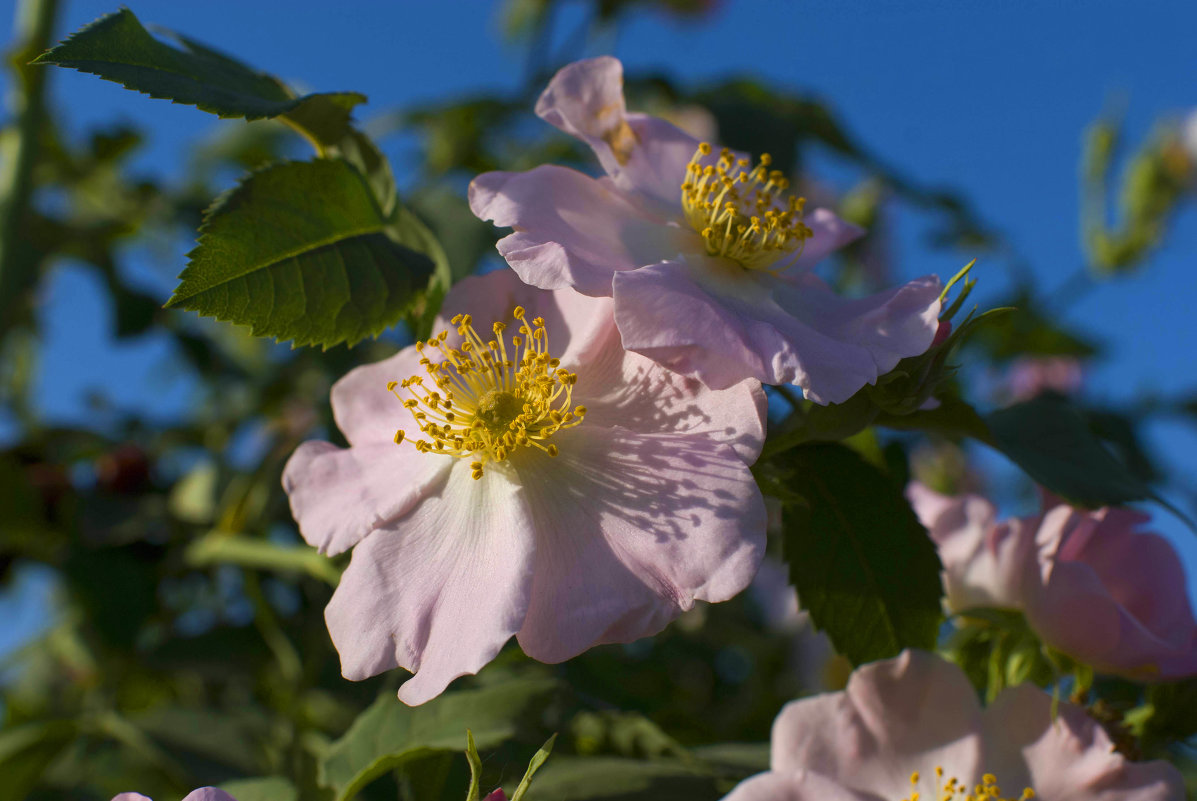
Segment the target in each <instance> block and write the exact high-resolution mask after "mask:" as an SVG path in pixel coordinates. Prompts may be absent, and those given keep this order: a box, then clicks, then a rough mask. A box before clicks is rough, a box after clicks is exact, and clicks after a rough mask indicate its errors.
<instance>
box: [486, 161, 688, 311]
mask: <svg viewBox="0 0 1197 801" xmlns="http://www.w3.org/2000/svg"><path fill="white" fill-rule="evenodd" d="M470 209H471V210H472V211H473V212H474V214H476V215H477V216H478V217H480V218H482V219H484V220H492V221H493V222H494V223H495V225H498V226H503V227H506V226H510V227H513V228H515V233H513V234H511V235H510V236H507V237H504V238H503V239H501V240H500V241H499V245H498V247H499V252H500V253H501V254H502V255H503V258H504V259H506V260H507V263H508V264H510V265H511V268H512V269H513V270H515V271H516V273H518V274H519V276H520V278H521V279H523V280H524V281H525V282H527V283H529V284H532V285H533V286H538V287H541V288H542V289H563V288H565V287H573V288H574V289H576V290H578V291H579V292H582V293H584V294H587V295H594V296H609V295H610V294H611V276H612V275H613V274H614V273H616V272H619V271H621V270H634V269H636V268H637V267H640V266H641V265H644V264H652V263H653V262H656V261H660V260H661V259H664V258H669V257H671V256H672V255H673V254H675V253H677V252H678V248H679V244H678V242H679V236H687V237H689V238H691V239H696V238H697V237H696V236H695V235H693V234H692V232H690V231H689V230H688V229H687V230H685V231H683V230H682V229H680V228H677V227H671V226H667V225H665V224H664V222H663V221H659V220H657V219H653V218H651V217H646V216H645V214H644V212H643V211H642V210H641V209H638V208H637V207H635V206H633V205H632V204H630V203H629V202H628V201H627V200H625V199H624V197H623V196H622V195H621V194H620V193H618V192H617V191H613V190H612V189H610V188H608V186H606V185H605V184H604V183H602V182H600V181H596V180H594V179H593V178H590V177H587V176H585V175H583V174H582V173H580V172H575V171H574V170H569V169H566V168H564V167H557V166H554V165H551V164H548V165H542V166H539V167H536V168H534V169H532V170H529V171H528V172H522V173H521V172H488V173H484V174H482V175H479V176H478V177H477V178H475V179H474V181H473V183H471V184H470Z"/></svg>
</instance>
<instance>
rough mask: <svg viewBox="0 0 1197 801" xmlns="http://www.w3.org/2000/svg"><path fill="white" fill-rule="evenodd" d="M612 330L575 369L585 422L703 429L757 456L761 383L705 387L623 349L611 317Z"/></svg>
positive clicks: (763, 407) (646, 429)
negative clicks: (597, 347) (714, 388)
mask: <svg viewBox="0 0 1197 801" xmlns="http://www.w3.org/2000/svg"><path fill="white" fill-rule="evenodd" d="M610 333H611V336H610V338H609V339H608V340H607V341H606V343H605V346H604V347H603V348H601V349H596V350H595V352H594V353H593V354H592V358H591V359H590V360H588V361H587V362H585V363H583V364H580V365H579V366H578V368H577V370H578V384H577V386H576V387H575V388H574V398H575V399H576V400H577V402H578V403H581V404H583V405H585V406H586V407H587V409H588V414H587V416H586V425H587V426H588V427H589V426H597V427H599V428H608V427H612V426H619V427H622V428H626V429H628V430H630V431H636V432H639V433H642V434H652V433H667V432H672V433H690V434H706V435H708V436H711V437H713V438H714V439H715V440H717V441H719V442H724V443H726V444H728V445H731V446H732V448H734V449H735V451H736V453H738V454H740V457H741V458H742V459H744V461H745V462H746V463H747V464H752V463H753V462H755V461H756V457H757V456H758V455H760V452H761V447H762V445H764V440H765V414H766V411H767V403H768V401H767V399H766V398H765V393H764V391H763V390H762V389H761V386H760V384H759V383H757V382H756V381H752V380H748V381H741V382H740V383H738V384H733V385H732V386H730V387H728V388H727V389H721V390H712V389H708V388H707V387H706V385H704V384H702V383H701V382H699V381H696V380H694V379H692V378H686V377H685V376H683V375H680V374H678V373H675V372H672V371H670V370H666V369H664V368H662V367H661V366H660V365H658V364H656V363H654V362H652V361H651V360H649V359H646V358H645V357H643V356H641V355H639V354H636V353H632V352H631V351H626V350H624V349H623V345H622V344H620V341H619V332H618V331H617V330H616V328H615V325H614V320H612V323H611V329H610Z"/></svg>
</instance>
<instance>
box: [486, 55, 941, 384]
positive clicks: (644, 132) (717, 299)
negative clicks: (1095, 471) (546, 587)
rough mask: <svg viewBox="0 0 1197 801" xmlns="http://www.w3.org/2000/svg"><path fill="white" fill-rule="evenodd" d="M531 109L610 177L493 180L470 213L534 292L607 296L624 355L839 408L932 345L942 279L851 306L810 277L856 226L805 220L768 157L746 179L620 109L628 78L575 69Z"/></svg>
mask: <svg viewBox="0 0 1197 801" xmlns="http://www.w3.org/2000/svg"><path fill="white" fill-rule="evenodd" d="M536 113H537V114H538V115H540V116H541V117H542V118H543V119H544V120H546V121H547V122H549V123H551V124H552V125H555V126H557V127H558V128H560V129H561V130H563V131H565V132H566V133H569V134H571V135H573V136H576V137H577V138H579V139H581V140H582V141H584V142H586V143H587V144H588V145H590V147H591V148H592V149H593V150H594V152H595V155H597V156H598V159H599V162H600V163H601V164H602V166H603V169H604V170H606V172H607V175H606V176H605V177H603V178H599V179H594V178H590V177H589V176H586V175H583V174H582V173H579V172H576V171H574V170H570V169H566V168H564V167H558V166H555V165H542V166H540V167H536V168H535V169H532V170H529V171H528V172H524V173H510V172H490V173H485V174H484V175H480V176H478V177H477V178H476V179H474V182H473V183H472V184H471V185H470V208H471V209H473V211H474V213H475V214H476V215H478V216H479V217H481V218H483V219H487V220H493V221H494V223H495V224H496V225H499V226H510V227H512V228H514V229H515V232H514V233H512V234H511V235H509V236H507V237H505V238H504V239H502V240H501V241H500V242H499V252H500V253H502V254H503V257H504V258H505V259H507V263H508V264H510V265H511V267H512V268H513V269H514V270H515V271H516V273H518V274H519V276H520V278H522V279H523V280H524V281H526V282H527V283H529V284H532V285H534V286H538V287H541V288H544V289H560V288H563V287H573V288H574V289H577V290H578V291H580V292H582V293H584V294H587V295H592V296H595V297H601V296H611V297H613V298H614V300H615V320H616V323H617V325H618V326H619V332H620V334H621V336H622V338H623V344H624V347H625V348H627V349H628V350H632V351H635V352H637V353H640V354H643V355H645V356H647V357H648V358H650V359H652V360H653V361H656V362H658V363H659V364H662V365H664V366H666V367H668V368H669V369H671V370H674V371H676V372H679V373H683V374H685V375H688V376H692V377H695V378H698V379H699V380H701V381H702V382H703V383H705V384H706V385H707V386H709V387H712V388H715V389H721V388H725V387H729V386H731V385H733V384H735V383H737V382H739V381H742V380H743V379H745V378H755V379H757V380H760V381H763V382H765V383H768V384H787V383H794V384H798V385H799V386H800V387H801V388H802V390H803V393H804V394H805V395H806V397H808V398H810V399H811V400H813V401H816V402H818V403H837V402H840V401H844V400H846V399H847V398H849V397H850V396H851V395H852V394H853V393H855V392H856V391H857V390H859V389H860V388H861V387H862V386H864V385H865V384H869V383H873V382H874V381H876V379H877V377H878V375H879V374H881V373H885V372H887V371H889V370H890V369H892V368H893V367H894V365H896V364H897V363H898V360H899V359H902V358H903V357H906V356H913V355H917V354H919V353H922V352H923V351H925V350H926V349H927V347H928V346H929V345H930V344H931V338H932V337H933V336H934V335H935V329H936V317H937V315H938V314H939V308H940V303H939V293H940V287H939V280H938V279H937V278H935V277H934V276H930V277H926V278H921V279H919V280H917V281H913V282H911V283H909V284H906V285H905V286H902V287H899V288H897V289H892V290H889V291H886V292H882V293H879V294H876V295H872V296H870V297H866V298H859V299H846V298H841V297H839V296H838V295H836V294H835V293H834V292H832V291H831V289H830V288H829V287H828V286H827V285H826V284H825V283H824V282H823V281H821V280H820V279H819V278H817V277H816V276H815V275H813V274H812V273H811V272H810V271H809V268H810V267H811V266H812V265H813V264H815V262H817V261H819V260H820V259H822V258H823V257H824V256H826V255H827V254H828V253H830V252H832V251H833V250H835V249H837V248H839V247H841V246H842V245H844V244H845V243H847V242H849V241H851V240H852V239H855V238H856V237H857V236H858V235H859V233H860V232H859V229H857V228H856V227H855V226H852V225H850V224H848V223H845V222H843V221H841V220H840V219H838V218H837V217H836V216H835V215H834V214H832V213H831V212H830V211H827V210H825V209H816V210H814V211H813V212H810V213H807V212H806V210H805V208H804V201H803V200H802V199H800V198H795V197H794V196H793V195H788V194H787V193H786V189H787V188H788V182H787V180H786V178H785V176H784V175H782V174H781V173H780V172H777V171H770V170H769V169H767V168H768V165H769V158H768V157H767V156H762V157H761V161H760V164H759V165H758V166H757V167H756V168H753V169H750V168H749V163H748V160H747V159H745V158H743V157H741V156H740V155H738V154H735V153H732V152H731V151H726V150H725V151H723V152H722V153H716V152H712V150H711V147H710V145H708V144H705V143H704V144H700V143H699V142H698V141H697V140H695V139H693V138H691V137H690V136H689V135H687V134H686V133H684V132H682V131H681V130H679V129H677V128H675V127H674V126H672V125H670V124H669V123H667V122H665V121H664V120H661V119H658V118H656V117H652V116H648V115H646V114H631V113H628V112H627V111H626V107H625V104H624V97H623V68H622V66H621V65H620V63H619V62H618V61H617V60H615V59H614V58H610V57H603V58H596V59H591V60H588V61H579V62H577V63H574V64H571V65H569V66H567V67H565V68H564V69H562V70H561V71H560V72H558V73H557V75H556V76H555V77H554V78H553V80H552V81H551V82H550V83H549V86H548V88H547V89H546V90H545V91H544V93H543V94H542V95H541V96H540V101H539V102H538V103H537V105H536Z"/></svg>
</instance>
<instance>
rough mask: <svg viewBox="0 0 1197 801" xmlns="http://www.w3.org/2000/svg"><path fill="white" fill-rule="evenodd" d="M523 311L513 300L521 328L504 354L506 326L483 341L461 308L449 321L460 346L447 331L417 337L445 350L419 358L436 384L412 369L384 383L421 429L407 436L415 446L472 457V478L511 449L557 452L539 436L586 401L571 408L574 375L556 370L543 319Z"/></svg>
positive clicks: (569, 423) (580, 410) (567, 421)
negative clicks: (417, 434) (426, 337)
mask: <svg viewBox="0 0 1197 801" xmlns="http://www.w3.org/2000/svg"><path fill="white" fill-rule="evenodd" d="M524 315H525V312H524V309H523V308H522V307H520V306H516V307H515V312H514V316H515V319H516V320H517V321H518V322H519V326H520V327H519V334H517V335H515V336H513V337H511V346H512V351H511V353H510V354H509V353H508V351H507V342H506V339H505V338H504V336H503V332H504V330H506V328H507V326H506V325H505V324H503V323H495V324H494V325H493V326H492V327H491V328H492V330H493V331H494V333H495V338H494V339H491V340H483V339H482V337H481V336H479V335H478V332H477V331H475V330H474V326H473V323H472V320H471V318H470V315H468V314H459V315H457V316H456V317H454V318H453V320H452V323H453V324H454V325H456V326H457V333H458V334H460V335H461V337H462V340H463V341H462V343H461V345H460V346H459V347H457V348H450V347H448V346H447V345H446V344H445V340H446V339H447V338H448V336H449V334H448V332H447V331H442V332H441V333H439V334H437V335H436V336H434V337H433V338H432V339H430V340H428V342H427V343H424V342H417V343H416V350H417V351H419V352H420V354H421V355H422V354H423V353H424V350H425V348H427V347H431V348H435V349H436V350H439V351H440V352H441V354H442V355H443V356H444V358H443V359H442V360H441V361H439V362H433V361H432V360H431V359H429V358H428V357H427V356H423V355H422V358H421V359H420V364H421V365H422V366H423V367H424V369H425V370H426V371H427V372H428V375H429V377H430V378H431V380H432V383H433V384H434V385H435V387H436V388H435V389H430V388H427V387H425V386H424V378H423V376H418V375H415V376H412V377H411V378H407V379H405V380H403V381H401V382H396V381H391V382H390V383H388V384H387V389H388V390H389V391H390V392H392V393H394V394H395V396H396V397H397V398H399V399H400V400H401V401H403V405H404V407H405V408H407V409H408V410H409V411H410V412H411V414H412V417H413V418H414V419H415V421H416V427H417V428H418V429H419V430H420V432H421V433H422V434H423V435H424V437H422V438H419V439H414V440H410V441H411V442H412V444H413V445H415V447H416V450H418V451H420V452H421V453H444V454H448V455H450V456H473V457H475V461H473V462H471V464H470V467H471V468H472V469H473V473H472V474H473V476H474V478H475V479H478V478H482V470H483V466H484V465H485V464H486V463H487V462H489V461H496V462H501V461H503V460H504V459H506V458H507V457H508V456H509V455H510V454H511V453H512V452H513V451H514V450H515V449H516V448H517V447H530V448H538V449H540V450H542V451H544V452H545V453H547V454H548V455H549V456H556V455H557V446H556V445H553V444H551V443H548V444H546V441H547V440H548V439H549V437H551V436H552V435H553V434H555V433H556V432H557V431H560V430H561V429H563V428H572V427H573V426H576V425H578V424H579V423H581V422H582V419H583V418H584V417H585V416H586V407H585V406H578V407H576V408H572V407H573V386H574V384H575V383H577V381H578V376H577V374H575V373H571V372H569V371H567V370H562V369H561V368H560V364H561V362H560V361H559V360H558V359H554V358H552V357H551V356H550V355H549V351H548V347H549V337H548V333H547V332H546V331H545V327H544V319H543V318H541V317H537V318H536V319H534V320H533V321H532V323H531V325H529V324H528V322H527V321H525V319H524ZM400 388H402V389H403V390H406V392H407V395H408V397H404V395H403V394H402V393H401V392H400ZM406 438H407V435H406V433H405V432H404V431H403V430H402V429H400V430H399V431H396V432H395V442H396V443H402V442H403V441H404V440H405V439H406Z"/></svg>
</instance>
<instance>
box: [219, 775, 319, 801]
mask: <svg viewBox="0 0 1197 801" xmlns="http://www.w3.org/2000/svg"><path fill="white" fill-rule="evenodd" d="M220 789H221V790H224V791H225V792H226V793H228V794H229V795H231V796H232V797H233V798H236V799H237V801H297V800H298V798H299V791H298V790H297V789H295V785H293V784H291V782H289V781H288V780H286V779H284V778H282V777H281V776H262V777H259V778H256V779H236V780H234V781H231V782H225V783H224V784H222V785H220Z"/></svg>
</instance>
